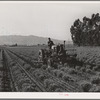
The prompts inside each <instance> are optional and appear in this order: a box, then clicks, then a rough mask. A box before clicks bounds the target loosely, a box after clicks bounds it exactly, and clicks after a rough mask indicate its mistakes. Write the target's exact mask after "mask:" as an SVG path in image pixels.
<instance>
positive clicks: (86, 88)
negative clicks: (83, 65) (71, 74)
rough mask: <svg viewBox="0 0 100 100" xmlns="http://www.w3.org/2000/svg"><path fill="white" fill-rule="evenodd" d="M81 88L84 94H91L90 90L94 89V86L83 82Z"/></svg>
mask: <svg viewBox="0 0 100 100" xmlns="http://www.w3.org/2000/svg"><path fill="white" fill-rule="evenodd" d="M80 86H81V88H82V89H83V91H84V92H89V90H90V88H91V87H92V84H91V82H87V81H82V82H81V83H80Z"/></svg>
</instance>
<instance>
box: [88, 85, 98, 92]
mask: <svg viewBox="0 0 100 100" xmlns="http://www.w3.org/2000/svg"><path fill="white" fill-rule="evenodd" d="M89 92H100V86H96V85H93V86H92V88H91V89H90V90H89Z"/></svg>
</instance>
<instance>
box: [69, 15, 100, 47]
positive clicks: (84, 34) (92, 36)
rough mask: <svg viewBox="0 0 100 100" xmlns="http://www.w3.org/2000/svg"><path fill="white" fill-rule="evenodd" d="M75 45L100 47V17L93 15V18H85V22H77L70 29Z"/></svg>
mask: <svg viewBox="0 0 100 100" xmlns="http://www.w3.org/2000/svg"><path fill="white" fill-rule="evenodd" d="M70 31H71V37H72V40H73V43H74V45H77V46H100V16H99V13H97V14H92V16H91V18H87V17H84V18H83V21H80V20H79V19H77V20H75V22H74V23H73V25H72V26H71V28H70Z"/></svg>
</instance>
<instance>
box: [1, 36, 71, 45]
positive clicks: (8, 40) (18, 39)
mask: <svg viewBox="0 0 100 100" xmlns="http://www.w3.org/2000/svg"><path fill="white" fill-rule="evenodd" d="M52 40H53V41H54V43H55V44H57V43H63V41H61V40H56V39H52ZM47 41H48V38H44V37H38V36H34V35H30V36H21V35H9V36H0V45H4V44H6V45H12V44H15V43H17V44H18V45H37V44H47ZM66 43H67V42H66ZM68 43H71V42H70V41H69V42H68Z"/></svg>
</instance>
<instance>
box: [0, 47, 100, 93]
mask: <svg viewBox="0 0 100 100" xmlns="http://www.w3.org/2000/svg"><path fill="white" fill-rule="evenodd" d="M41 48H46V46H33V47H1V48H0V91H6V92H7V91H11V92H100V54H99V52H100V48H99V47H76V48H74V49H76V51H73V50H72V47H71V48H69V47H66V50H67V53H68V54H69V55H71V54H73V53H74V54H75V53H76V54H77V56H76V58H75V59H76V60H77V62H72V64H69V63H68V62H66V63H65V64H64V65H62V64H57V65H56V66H57V68H53V67H51V68H47V65H44V64H42V63H39V62H37V60H38V53H39V50H40V49H41Z"/></svg>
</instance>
